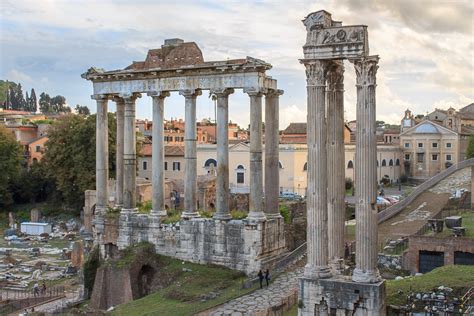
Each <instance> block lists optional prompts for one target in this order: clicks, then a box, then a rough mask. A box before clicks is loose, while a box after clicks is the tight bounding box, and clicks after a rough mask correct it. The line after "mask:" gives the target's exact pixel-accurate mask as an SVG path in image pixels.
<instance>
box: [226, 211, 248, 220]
mask: <svg viewBox="0 0 474 316" xmlns="http://www.w3.org/2000/svg"><path fill="white" fill-rule="evenodd" d="M230 215H232V219H244V218H246V217H247V212H246V211H239V210H232V211H230Z"/></svg>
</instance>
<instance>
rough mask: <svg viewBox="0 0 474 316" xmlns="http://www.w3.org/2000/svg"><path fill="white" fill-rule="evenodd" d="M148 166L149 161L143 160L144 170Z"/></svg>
mask: <svg viewBox="0 0 474 316" xmlns="http://www.w3.org/2000/svg"><path fill="white" fill-rule="evenodd" d="M147 167H148V162H146V161H144V162H143V170H146V169H147Z"/></svg>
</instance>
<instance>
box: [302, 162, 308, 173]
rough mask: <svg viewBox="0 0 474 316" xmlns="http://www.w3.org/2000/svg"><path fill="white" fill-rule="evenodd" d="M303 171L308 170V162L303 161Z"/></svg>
mask: <svg viewBox="0 0 474 316" xmlns="http://www.w3.org/2000/svg"><path fill="white" fill-rule="evenodd" d="M303 171H308V163H307V162H305V163H304V166H303Z"/></svg>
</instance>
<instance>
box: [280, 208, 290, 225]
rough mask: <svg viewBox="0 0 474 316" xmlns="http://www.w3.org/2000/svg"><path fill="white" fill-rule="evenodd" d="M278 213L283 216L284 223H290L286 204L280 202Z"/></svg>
mask: <svg viewBox="0 0 474 316" xmlns="http://www.w3.org/2000/svg"><path fill="white" fill-rule="evenodd" d="M280 215H281V216H283V220H284V221H285V224H291V214H290V209H289V208H288V205H286V204H280Z"/></svg>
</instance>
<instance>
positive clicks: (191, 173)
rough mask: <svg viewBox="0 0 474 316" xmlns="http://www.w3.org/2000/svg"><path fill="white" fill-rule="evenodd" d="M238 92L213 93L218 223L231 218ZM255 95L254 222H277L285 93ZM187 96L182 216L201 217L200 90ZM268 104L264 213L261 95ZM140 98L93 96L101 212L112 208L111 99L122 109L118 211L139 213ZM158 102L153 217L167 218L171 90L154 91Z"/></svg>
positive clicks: (252, 103) (155, 107)
mask: <svg viewBox="0 0 474 316" xmlns="http://www.w3.org/2000/svg"><path fill="white" fill-rule="evenodd" d="M233 92H234V90H233V89H230V88H224V89H214V90H212V91H211V93H213V94H215V95H216V96H217V180H216V208H217V209H216V213H215V215H214V217H215V218H216V219H219V220H228V219H230V218H231V215H230V208H229V193H230V192H229V142H228V121H229V105H228V97H229V95H230V94H231V93H233ZM247 93H248V94H249V97H250V116H251V119H250V130H251V132H250V135H251V136H250V147H251V148H250V198H249V204H250V212H249V216H248V219H249V220H250V221H261V220H264V219H266V218H267V217H268V218H278V217H279V216H280V215H279V209H278V195H279V177H278V173H279V159H278V141H279V139H278V137H279V135H278V106H279V104H278V98H279V95H281V94H282V93H283V92H282V91H281V90H268V91H247ZM180 94H181V95H183V96H184V98H185V175H184V196H185V197H184V211H183V215H182V217H183V218H193V217H197V216H199V214H198V210H197V161H196V151H197V148H196V144H197V142H196V98H197V96H198V95H200V94H201V91H200V90H182V91H180ZM264 94H265V95H266V100H265V124H266V126H267V133H266V150H265V172H266V177H265V198H266V200H265V209H264V208H263V205H264V203H263V196H264V194H263V166H262V96H263V95H264ZM139 96H140V95H139V94H131V95H126V96H120V97H119V96H113V97H112V96H110V97H109V96H106V95H98V96H94V98H95V99H96V101H97V132H96V133H97V141H96V160H97V165H96V178H97V183H96V188H97V204H96V209H97V210H99V211H104V210H105V209H106V207H107V205H108V191H107V180H108V127H107V126H108V125H107V103H108V100H109V98H110V99H112V100H114V101H115V102H116V105H117V112H116V119H117V139H116V177H117V181H116V196H115V207H119V208H121V209H122V212H123V213H133V212H136V192H135V191H136V164H137V161H136V133H135V101H136V99H137V98H138V97H139ZM149 96H151V97H152V100H153V130H152V136H153V145H152V212H151V214H152V215H154V216H163V215H166V211H165V203H164V201H165V190H164V189H165V185H164V162H165V160H164V123H163V122H164V100H165V98H166V97H167V96H169V92H156V93H149Z"/></svg>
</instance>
